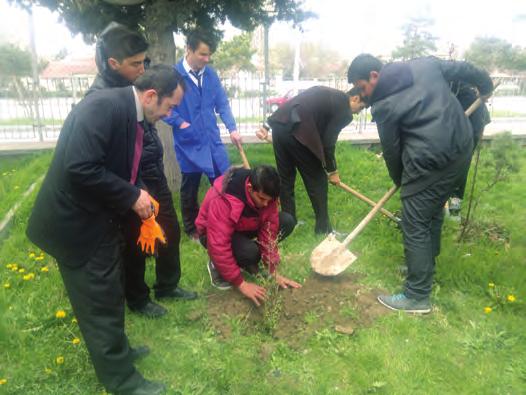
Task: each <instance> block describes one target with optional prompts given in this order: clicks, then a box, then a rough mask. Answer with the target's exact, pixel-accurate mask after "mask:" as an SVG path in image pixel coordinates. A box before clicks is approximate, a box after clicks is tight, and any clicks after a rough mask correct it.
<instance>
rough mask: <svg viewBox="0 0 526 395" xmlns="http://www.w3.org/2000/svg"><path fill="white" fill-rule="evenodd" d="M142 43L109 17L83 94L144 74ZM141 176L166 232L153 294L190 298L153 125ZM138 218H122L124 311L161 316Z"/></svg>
mask: <svg viewBox="0 0 526 395" xmlns="http://www.w3.org/2000/svg"><path fill="white" fill-rule="evenodd" d="M147 49H148V43H147V42H146V40H145V39H144V37H143V36H141V35H140V34H139V33H137V32H134V31H131V30H130V29H128V28H126V27H124V26H122V25H119V24H117V23H114V22H112V23H111V24H110V25H109V26H108V27H107V28H106V29H105V30H104V31H103V32H102V33H101V35H100V37H99V40H98V42H97V49H96V56H95V58H96V63H97V68H98V70H99V73H98V75H97V78H96V79H95V81H94V82H93V84H92V86H91V87H90V89H89V90H88V92H87V94H90V93H92V92H95V91H97V90H100V89H107V88H115V87H119V86H129V85H131V84H132V83H133V81H135V80H136V79H137V78H138V77H139V76H140V75H142V74H143V73H144V70H145V65H146V64H147V63H148V59H147V58H146V50H147ZM140 166H141V173H140V174H141V181H142V183H143V184H144V186H145V188H146V190H147V191H148V193H150V195H152V196H153V198H154V199H155V200H157V202H158V203H159V214H158V215H157V222H158V223H159V225H160V226H161V227H162V229H163V230H164V232H165V236H166V244H165V245H162V246H160V247H159V249H158V253H157V257H156V261H155V263H156V264H155V273H156V282H155V284H154V290H155V297H156V298H157V299H163V298H164V299H168V298H170V299H186V300H188V299H195V298H196V297H197V294H196V293H195V292H189V291H186V290H184V289H182V288H180V287H179V286H178V284H179V280H180V278H181V263H180V255H179V242H180V238H181V231H180V228H179V221H178V220H177V214H176V212H175V209H174V204H173V198H172V193H171V192H170V189H169V188H168V182H167V180H166V176H165V175H164V164H163V146H162V143H161V139H160V138H159V136H158V134H157V130H156V129H155V127H154V126H153V125H148V127H147V128H145V130H144V142H143V153H142V156H141V165H140ZM140 226H141V221H140V219H139V218H138V217H137V215H135V214H134V213H133V212H131V213H129V214H128V215H127V216H126V217H125V220H124V224H123V232H124V239H125V248H124V269H125V270H124V274H125V281H124V289H125V295H126V302H127V304H128V307H129V308H130V310H132V311H134V312H136V313H139V314H142V315H145V316H147V317H150V318H156V317H161V316H163V315H165V314H166V309H165V308H164V307H163V306H161V305H159V304H157V303H155V302H153V301H152V300H151V299H150V288H149V287H148V285H147V284H146V282H145V281H144V275H145V270H146V257H145V255H144V253H143V252H142V251H141V250H140V248H139V246H138V245H137V238H138V237H139V230H140Z"/></svg>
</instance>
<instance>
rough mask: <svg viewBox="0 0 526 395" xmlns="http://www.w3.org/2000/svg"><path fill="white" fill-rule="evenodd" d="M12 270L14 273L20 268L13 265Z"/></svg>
mask: <svg viewBox="0 0 526 395" xmlns="http://www.w3.org/2000/svg"><path fill="white" fill-rule="evenodd" d="M11 270H12V271H13V272H16V271H18V266H17V265H16V264H14V263H13V266H11Z"/></svg>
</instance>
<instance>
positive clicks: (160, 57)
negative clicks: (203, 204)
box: [147, 30, 181, 193]
mask: <svg viewBox="0 0 526 395" xmlns="http://www.w3.org/2000/svg"><path fill="white" fill-rule="evenodd" d="M147 38H148V41H149V43H150V48H149V49H148V56H149V57H150V58H151V59H152V63H153V64H160V63H162V64H168V65H172V64H174V63H175V44H174V40H173V32H172V31H171V30H167V31H163V32H161V31H159V30H150V34H148V37H147ZM156 128H157V132H158V133H159V137H160V138H161V142H162V144H163V149H164V158H163V161H164V174H165V175H166V179H167V180H168V187H169V188H170V191H172V193H175V192H179V186H180V185H181V171H180V169H179V163H178V162H177V159H176V157H175V151H174V144H173V134H172V128H171V127H170V126H169V125H167V124H166V123H164V122H162V121H159V122H157V124H156Z"/></svg>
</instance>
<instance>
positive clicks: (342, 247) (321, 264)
mask: <svg viewBox="0 0 526 395" xmlns="http://www.w3.org/2000/svg"><path fill="white" fill-rule="evenodd" d="M397 189H398V187H397V186H393V187H392V188H391V189H389V191H388V192H387V193H386V194H385V195H384V196H383V197H382V198H381V199H380V201H378V203H376V204H375V206H374V207H373V209H372V210H371V211H370V212H369V214H367V216H366V217H365V218H364V219H362V221H361V222H360V223H359V224H358V226H357V227H356V228H354V230H353V231H352V232H351V233H350V234H349V235H348V236H347V237H346V238H345V240H343V241H342V242H340V241H338V240H337V239H336V236H335V235H334V234H333V233H331V234H330V235H329V236H327V237H326V238H325V240H323V241H322V242H321V243H320V244H319V245H318V246H317V247H316V248H315V249H314V250H313V251H312V254H311V256H310V264H311V267H312V270H314V271H315V272H316V273H318V274H321V275H322V276H336V275H338V274H340V273H341V272H343V271H344V270H345V269H347V268H348V267H349V266H350V265H351V264H352V263H353V262H354V261H355V260H356V258H357V257H356V255H354V254H353V253H352V252H350V251H349V250H348V249H347V246H348V245H349V244H350V243H351V241H353V240H354V238H355V237H356V236H358V234H359V233H360V232H361V231H362V230H363V228H365V226H366V225H367V224H368V223H369V222H370V221H371V220H372V219H373V217H374V216H375V215H376V213H377V212H378V211H379V210H380V209H381V208H382V206H383V205H384V204H385V203H386V202H387V201H388V200H389V199H390V198H391V196H393V195H394V193H395V192H396V191H397Z"/></svg>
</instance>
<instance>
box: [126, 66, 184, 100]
mask: <svg viewBox="0 0 526 395" xmlns="http://www.w3.org/2000/svg"><path fill="white" fill-rule="evenodd" d="M133 85H135V87H136V88H137V90H139V91H141V92H144V91H146V90H148V89H154V90H155V91H156V92H157V96H158V101H159V102H160V101H161V100H162V99H163V98H164V97H170V96H172V94H173V92H174V90H175V89H177V86H181V88H183V89H184V88H185V86H184V80H183V77H182V76H181V74H179V73H178V72H177V71H176V70H174V69H173V68H172V67H170V66H166V65H164V64H156V65H155V66H152V67H150V68H149V69H147V70H145V71H144V74H143V75H141V76H140V77H139V78H137V79H136V80H135V82H134V83H133Z"/></svg>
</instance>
